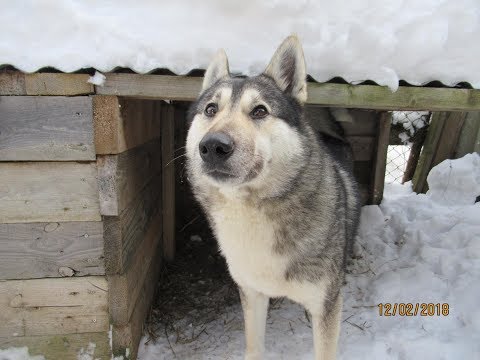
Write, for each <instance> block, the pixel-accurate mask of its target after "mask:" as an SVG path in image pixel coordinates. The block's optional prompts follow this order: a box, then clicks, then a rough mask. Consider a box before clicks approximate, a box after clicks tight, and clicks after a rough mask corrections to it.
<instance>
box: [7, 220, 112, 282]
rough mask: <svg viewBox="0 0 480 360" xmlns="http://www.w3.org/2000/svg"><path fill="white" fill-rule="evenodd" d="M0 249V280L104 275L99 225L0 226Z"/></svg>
mask: <svg viewBox="0 0 480 360" xmlns="http://www.w3.org/2000/svg"><path fill="white" fill-rule="evenodd" d="M0 249H1V251H0V279H1V280H4V279H38V278H46V277H61V276H62V274H65V272H69V271H70V270H71V271H73V274H74V275H75V276H86V275H104V274H105V266H104V259H103V224H102V222H65V223H57V222H54V223H25V224H0ZM68 269H70V270H68Z"/></svg>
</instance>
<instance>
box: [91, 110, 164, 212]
mask: <svg viewBox="0 0 480 360" xmlns="http://www.w3.org/2000/svg"><path fill="white" fill-rule="evenodd" d="M158 119H160V117H159V118H158ZM138 126H141V124H138ZM157 134H158V136H159V135H160V132H158V133H157ZM160 151H161V143H160V138H159V137H157V139H154V140H152V141H150V142H148V143H146V144H145V145H143V146H139V147H136V148H133V149H130V150H128V151H124V152H122V153H120V154H118V155H99V156H98V159H97V166H98V181H99V187H100V211H101V214H102V215H107V216H118V215H120V213H121V212H122V211H123V210H124V209H125V208H126V207H127V205H128V204H130V203H131V202H132V201H133V199H134V198H135V196H136V195H137V194H138V193H139V192H140V191H141V190H142V189H143V188H144V187H145V185H147V184H148V183H149V182H150V180H151V179H152V178H153V177H154V176H155V175H156V174H158V173H160V172H161V168H162V156H161V153H160Z"/></svg>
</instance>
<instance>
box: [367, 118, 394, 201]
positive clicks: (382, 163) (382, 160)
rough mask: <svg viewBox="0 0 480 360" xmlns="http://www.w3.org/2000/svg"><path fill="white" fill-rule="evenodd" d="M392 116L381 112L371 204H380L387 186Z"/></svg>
mask: <svg viewBox="0 0 480 360" xmlns="http://www.w3.org/2000/svg"><path fill="white" fill-rule="evenodd" d="M391 123H392V114H391V113H390V112H381V113H380V114H379V117H378V134H377V147H376V151H375V163H374V164H375V170H374V173H373V181H372V190H371V203H372V204H377V205H378V204H380V203H381V201H382V198H383V188H384V186H385V169H386V166H387V150H388V140H389V138H390V126H391Z"/></svg>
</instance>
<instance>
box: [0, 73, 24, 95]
mask: <svg viewBox="0 0 480 360" xmlns="http://www.w3.org/2000/svg"><path fill="white" fill-rule="evenodd" d="M0 95H27V91H26V89H25V74H24V73H22V72H19V71H1V72H0Z"/></svg>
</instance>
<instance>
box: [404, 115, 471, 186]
mask: <svg viewBox="0 0 480 360" xmlns="http://www.w3.org/2000/svg"><path fill="white" fill-rule="evenodd" d="M466 115H467V113H465V112H434V113H433V114H432V120H431V122H430V126H429V128H428V133H427V137H426V139H425V143H424V145H423V151H422V153H421V155H420V159H419V161H418V165H417V169H416V170H415V174H414V176H413V190H414V191H415V192H419V193H425V192H427V191H428V183H427V177H428V174H429V173H430V170H431V169H432V168H433V167H434V166H436V165H438V164H439V163H441V162H442V161H443V160H445V159H450V158H453V157H454V154H455V149H456V146H457V142H458V139H459V136H460V132H461V129H462V126H463V123H464V121H465V117H466Z"/></svg>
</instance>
